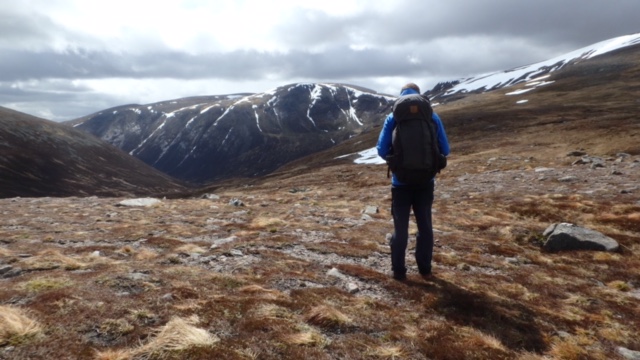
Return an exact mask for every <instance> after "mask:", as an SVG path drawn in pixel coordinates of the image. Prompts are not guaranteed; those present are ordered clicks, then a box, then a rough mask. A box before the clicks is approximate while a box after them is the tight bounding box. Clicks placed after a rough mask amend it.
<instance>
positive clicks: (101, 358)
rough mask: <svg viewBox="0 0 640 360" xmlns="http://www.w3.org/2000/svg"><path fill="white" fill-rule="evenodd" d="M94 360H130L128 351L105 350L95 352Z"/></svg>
mask: <svg viewBox="0 0 640 360" xmlns="http://www.w3.org/2000/svg"><path fill="white" fill-rule="evenodd" d="M95 360H131V352H130V351H129V350H106V351H100V352H97V353H96V355H95Z"/></svg>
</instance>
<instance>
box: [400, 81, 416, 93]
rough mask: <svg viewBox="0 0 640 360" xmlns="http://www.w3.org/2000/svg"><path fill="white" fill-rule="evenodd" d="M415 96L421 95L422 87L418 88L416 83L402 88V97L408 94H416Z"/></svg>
mask: <svg viewBox="0 0 640 360" xmlns="http://www.w3.org/2000/svg"><path fill="white" fill-rule="evenodd" d="M414 91H415V94H420V87H418V85H416V84H414V83H408V84H407V85H405V86H403V87H402V90H400V94H402V95H406V94H408V93H409V94H411V93H414Z"/></svg>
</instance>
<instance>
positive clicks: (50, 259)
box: [22, 250, 87, 270]
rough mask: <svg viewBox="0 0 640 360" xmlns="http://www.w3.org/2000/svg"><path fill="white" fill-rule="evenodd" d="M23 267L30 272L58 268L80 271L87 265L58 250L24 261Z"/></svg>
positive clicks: (45, 252) (47, 251)
mask: <svg viewBox="0 0 640 360" xmlns="http://www.w3.org/2000/svg"><path fill="white" fill-rule="evenodd" d="M22 266H23V267H24V268H25V269H29V270H51V269H58V268H62V269H64V270H78V269H82V268H85V267H86V266H87V264H85V263H82V262H80V261H78V260H76V259H74V258H72V257H69V256H66V255H64V254H62V253H61V252H60V251H58V250H45V251H43V252H41V253H39V254H38V255H36V256H33V257H30V258H28V259H26V260H24V261H23V262H22Z"/></svg>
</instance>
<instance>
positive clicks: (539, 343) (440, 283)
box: [401, 277, 547, 353]
mask: <svg viewBox="0 0 640 360" xmlns="http://www.w3.org/2000/svg"><path fill="white" fill-rule="evenodd" d="M405 284H406V285H407V286H406V287H404V288H405V291H406V292H407V294H405V295H407V297H408V298H410V299H412V300H419V299H420V298H422V295H424V293H425V292H427V293H431V294H433V295H435V296H436V297H437V300H435V301H434V302H432V303H430V304H429V305H428V306H429V308H430V309H431V310H433V311H436V312H438V313H439V314H440V315H442V316H444V317H445V318H446V319H447V320H449V321H451V322H453V323H455V324H458V325H462V326H470V327H474V328H476V329H478V330H480V331H482V332H484V333H487V334H491V335H493V336H494V337H496V338H497V339H499V340H500V341H501V342H502V344H503V345H504V346H505V347H507V348H509V349H510V350H513V351H521V350H526V351H530V352H535V353H543V352H545V351H546V350H547V345H546V343H545V341H544V336H543V334H542V332H541V331H540V329H539V328H538V327H537V326H536V316H535V313H534V312H533V311H532V310H531V309H529V308H528V307H526V306H525V305H523V304H520V303H517V302H515V301H508V300H503V299H498V298H494V297H490V296H487V295H486V294H483V293H476V292H472V291H469V290H465V289H463V288H461V287H459V286H457V285H454V284H452V283H450V282H448V281H445V280H443V279H439V278H437V277H433V278H431V279H429V281H428V282H426V283H425V282H423V281H412V280H408V281H406V283H405ZM415 290H418V291H415ZM401 292H402V291H401ZM410 293H413V294H410ZM416 296H418V297H417V298H416Z"/></svg>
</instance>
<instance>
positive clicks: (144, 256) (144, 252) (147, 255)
mask: <svg viewBox="0 0 640 360" xmlns="http://www.w3.org/2000/svg"><path fill="white" fill-rule="evenodd" d="M159 256H160V254H158V253H157V252H155V251H153V250H150V249H146V248H142V249H140V250H138V252H137V253H136V255H135V258H136V260H142V261H144V260H154V259H157V258H158V257H159Z"/></svg>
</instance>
